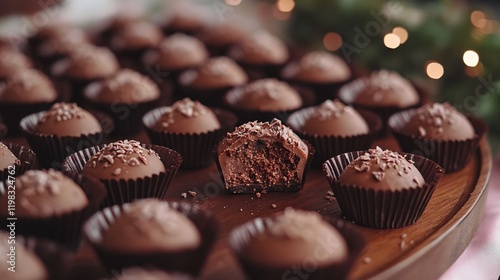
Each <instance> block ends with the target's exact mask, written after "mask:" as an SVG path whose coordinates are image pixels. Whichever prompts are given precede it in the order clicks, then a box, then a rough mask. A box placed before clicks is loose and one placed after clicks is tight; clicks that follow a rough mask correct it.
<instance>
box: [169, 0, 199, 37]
mask: <svg viewBox="0 0 500 280" xmlns="http://www.w3.org/2000/svg"><path fill="white" fill-rule="evenodd" d="M175 4H176V5H178V6H177V7H175V8H174V11H173V12H172V13H171V14H170V15H169V17H168V18H167V20H166V21H165V23H164V24H163V30H164V31H165V33H168V34H171V33H176V32H181V33H185V34H196V33H198V32H199V31H200V30H202V29H203V28H204V27H205V25H206V24H207V18H206V15H207V13H206V11H205V10H204V9H201V8H200V7H199V5H198V6H196V5H192V3H190V2H189V1H177V2H175Z"/></svg>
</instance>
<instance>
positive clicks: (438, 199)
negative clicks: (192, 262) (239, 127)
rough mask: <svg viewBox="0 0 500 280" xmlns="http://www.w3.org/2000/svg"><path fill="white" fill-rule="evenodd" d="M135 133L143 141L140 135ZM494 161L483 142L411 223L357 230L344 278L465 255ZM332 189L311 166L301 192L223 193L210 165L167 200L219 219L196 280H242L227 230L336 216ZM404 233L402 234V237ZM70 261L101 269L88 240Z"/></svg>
mask: <svg viewBox="0 0 500 280" xmlns="http://www.w3.org/2000/svg"><path fill="white" fill-rule="evenodd" d="M133 138H136V139H137V140H140V141H142V142H147V139H146V137H145V135H144V134H140V135H138V136H137V137H133ZM9 140H12V142H17V143H23V144H26V142H25V141H24V139H19V138H18V139H6V140H4V141H6V142H9ZM376 145H379V146H380V147H382V148H389V149H393V150H399V148H398V145H397V143H396V142H395V140H394V139H392V138H386V139H380V140H377V141H376V143H374V145H373V147H375V146H376ZM491 166H492V163H491V153H490V150H489V146H488V144H487V142H486V140H483V141H482V142H481V144H480V148H479V149H478V151H477V152H476V155H475V157H473V159H472V160H471V161H470V162H469V164H467V166H466V167H465V168H464V169H463V170H461V171H459V172H456V173H452V174H448V175H445V176H444V177H443V178H442V179H441V181H440V183H439V184H438V186H437V188H436V190H435V192H434V194H433V196H432V198H431V200H430V202H429V204H428V206H427V208H426V210H425V212H424V213H423V215H422V217H421V218H420V220H419V221H418V222H417V223H416V224H414V225H412V226H408V227H404V228H400V229H391V230H376V229H369V228H364V227H360V228H361V230H362V231H363V232H364V233H365V235H366V239H367V241H368V244H367V247H366V248H365V250H364V252H363V253H362V255H361V256H360V257H359V258H358V260H357V261H356V263H355V265H354V267H353V269H352V271H351V273H350V277H349V278H350V279H366V278H373V279H436V278H438V277H439V276H440V275H441V274H442V273H444V272H445V271H446V270H447V268H448V267H450V266H451V265H452V264H453V262H455V260H456V259H457V258H458V257H459V256H460V255H461V254H462V252H463V251H464V250H465V248H466V247H467V245H468V244H469V243H470V241H471V239H472V237H473V236H474V234H475V232H476V230H477V228H478V226H479V223H480V222H481V219H482V217H483V212H484V207H485V201H486V186H487V183H488V180H489V176H490V172H491ZM329 190H330V187H329V185H328V182H327V180H326V178H325V176H324V175H323V173H322V171H321V170H319V169H311V170H310V171H309V173H308V176H307V181H306V184H305V186H304V188H303V190H301V191H300V192H298V193H268V194H264V195H262V196H261V197H260V198H257V197H256V196H255V195H249V194H240V195H232V194H227V193H226V192H225V190H224V187H223V185H222V182H221V180H220V177H219V173H218V171H217V168H216V167H215V165H213V166H211V167H208V168H205V169H201V170H194V171H188V170H181V171H179V172H178V174H177V176H176V177H175V178H174V180H173V183H172V185H171V187H170V188H169V190H168V192H167V197H166V199H168V200H175V201H184V202H188V203H193V204H198V205H200V206H201V207H202V208H204V209H207V210H209V211H211V212H213V213H214V214H215V215H216V216H217V217H218V218H219V221H220V224H221V235H220V238H219V240H218V242H217V244H216V246H215V248H214V249H213V251H212V253H211V255H210V256H209V258H208V260H207V262H206V264H205V267H204V270H203V272H202V275H201V279H203V280H212V279H214V280H215V279H234V280H239V279H245V277H244V274H243V271H242V269H241V267H240V266H239V264H238V262H237V260H236V258H235V256H234V255H233V254H232V252H231V250H230V249H229V247H228V243H227V237H228V234H229V232H230V231H231V230H232V229H233V228H234V227H236V226H238V225H240V224H242V223H245V222H247V221H250V220H252V219H253V218H256V217H262V216H268V215H271V214H273V213H276V212H279V211H282V210H284V209H285V208H286V207H289V206H291V207H294V208H301V209H307V210H314V211H318V212H319V213H321V214H323V215H332V216H336V217H341V212H340V209H339V207H338V205H337V202H336V201H329V200H327V199H325V196H326V195H327V192H328V191H329ZM189 191H194V192H196V195H195V196H194V197H193V196H191V195H189V193H188V192H189ZM183 192H186V193H188V196H187V198H186V199H184V198H182V197H181V193H183ZM273 204H274V205H273ZM403 235H406V239H405V242H403ZM402 243H404V244H403V245H402ZM368 260H370V261H368ZM75 264H76V267H75V271H74V272H75V275H74V279H76V278H78V279H92V278H93V277H94V276H97V275H103V274H104V269H103V268H102V267H101V266H100V264H99V261H98V259H97V258H96V256H95V254H94V253H93V252H92V250H91V249H90V247H89V246H88V245H84V246H83V248H82V249H81V250H80V251H79V252H78V253H77V254H76V256H75Z"/></svg>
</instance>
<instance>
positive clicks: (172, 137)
mask: <svg viewBox="0 0 500 280" xmlns="http://www.w3.org/2000/svg"><path fill="white" fill-rule="evenodd" d="M166 109H167V107H162V108H157V109H154V110H152V111H150V112H149V113H147V114H146V115H145V116H144V118H143V120H142V122H143V124H144V126H145V128H146V132H147V134H148V136H149V139H150V140H151V143H153V144H156V145H160V146H165V147H167V148H171V149H173V150H174V151H177V152H178V153H180V154H181V155H182V158H183V161H182V165H181V168H187V169H195V168H202V167H206V166H208V165H210V164H212V163H213V156H212V151H213V148H214V146H215V145H217V143H219V141H220V140H221V138H222V137H224V136H225V135H226V133H227V132H229V131H232V130H233V129H234V127H235V125H236V122H237V119H236V116H235V115H233V114H232V113H231V112H228V111H225V110H220V109H212V110H213V112H214V114H215V116H216V117H217V119H218V120H219V123H220V124H221V127H220V128H219V129H217V130H213V131H209V132H205V133H169V132H166V131H158V130H156V129H154V126H155V124H156V123H157V121H158V120H159V119H160V118H161V116H162V115H163V113H164V112H165V110H166Z"/></svg>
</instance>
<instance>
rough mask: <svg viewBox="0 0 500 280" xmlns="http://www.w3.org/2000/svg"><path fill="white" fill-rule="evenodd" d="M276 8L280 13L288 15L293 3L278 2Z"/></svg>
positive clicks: (288, 1) (290, 0) (290, 1)
mask: <svg viewBox="0 0 500 280" xmlns="http://www.w3.org/2000/svg"><path fill="white" fill-rule="evenodd" d="M276 6H277V7H278V10H280V11H281V12H285V13H289V12H291V11H292V10H293V8H294V7H295V2H294V1H293V0H278V2H277V3H276Z"/></svg>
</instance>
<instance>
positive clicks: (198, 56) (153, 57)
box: [144, 33, 208, 71]
mask: <svg viewBox="0 0 500 280" xmlns="http://www.w3.org/2000/svg"><path fill="white" fill-rule="evenodd" d="M207 59H208V51H207V49H206V48H205V46H204V45H203V43H202V42H201V41H200V40H198V39H196V38H195V37H191V36H188V35H184V34H180V33H176V34H174V35H172V36H170V37H168V38H166V39H165V40H163V41H162V42H161V43H160V46H159V48H158V50H155V51H150V52H148V53H146V55H145V56H144V63H145V64H146V65H155V66H156V65H158V66H159V68H160V69H162V70H167V71H179V70H184V69H187V68H191V67H196V66H198V65H200V64H202V63H203V62H204V61H205V60H207Z"/></svg>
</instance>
